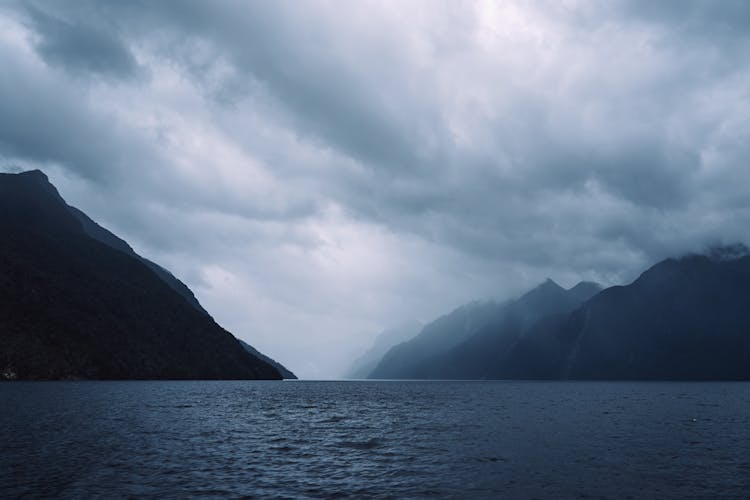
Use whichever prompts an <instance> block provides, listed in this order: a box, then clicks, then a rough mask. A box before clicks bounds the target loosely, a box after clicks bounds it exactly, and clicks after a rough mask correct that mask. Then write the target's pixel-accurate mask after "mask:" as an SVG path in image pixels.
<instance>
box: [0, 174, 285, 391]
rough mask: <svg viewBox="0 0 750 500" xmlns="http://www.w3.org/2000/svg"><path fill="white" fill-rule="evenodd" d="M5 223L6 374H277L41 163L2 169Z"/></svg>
mask: <svg viewBox="0 0 750 500" xmlns="http://www.w3.org/2000/svg"><path fill="white" fill-rule="evenodd" d="M92 223H93V221H92ZM94 224H95V223H94ZM97 227H98V226H97ZM89 229H90V230H91V228H89ZM101 229H102V230H103V228H101ZM0 231H2V234H3V235H4V237H3V238H2V239H0V265H1V266H2V269H3V270H4V272H3V273H2V274H1V275H0V372H1V373H0V378H5V379H31V380H37V379H165V378H166V379H194V378H202V379H258V378H263V379H279V378H281V375H280V374H279V372H278V371H277V370H276V369H275V368H274V367H273V366H271V365H270V364H268V363H266V362H265V361H263V360H261V359H259V358H257V357H255V356H253V355H251V354H249V353H248V352H247V351H246V350H245V349H244V348H243V347H242V346H241V345H240V343H239V341H238V340H237V339H236V338H235V337H234V336H232V335H231V334H230V333H229V332H227V331H226V330H224V329H223V328H221V327H220V326H219V325H218V324H216V322H215V321H214V320H213V318H211V317H210V315H208V314H207V313H205V311H203V312H201V310H200V309H199V308H197V307H195V306H194V305H193V304H190V303H189V302H188V300H187V299H186V297H185V296H183V295H182V294H179V293H178V292H177V291H175V290H174V289H173V287H172V286H170V284H169V283H167V282H166V281H165V280H164V279H163V278H161V277H160V276H158V274H157V273H156V272H155V271H154V270H153V268H152V267H151V266H149V265H148V264H147V263H146V262H144V260H145V259H140V258H137V256H134V255H131V254H130V252H132V249H130V252H128V251H127V250H128V249H129V248H130V247H129V245H127V244H126V243H124V242H122V244H124V245H126V246H127V248H123V247H122V244H120V243H118V242H117V241H118V240H119V239H118V240H111V241H109V242H108V243H107V242H102V241H100V240H99V239H97V238H93V237H91V236H90V235H89V234H87V232H86V230H85V229H84V223H83V222H82V221H81V219H80V215H78V214H77V213H76V212H74V211H72V210H70V207H69V206H68V205H67V203H65V201H64V200H63V199H62V197H61V196H60V195H59V193H58V192H57V189H55V187H54V186H53V185H52V184H51V183H50V182H49V179H48V178H47V176H46V175H45V174H44V173H42V172H41V171H28V172H24V173H21V174H0ZM103 231H106V230H103ZM108 234H111V233H108ZM100 236H101V237H102V238H103V237H105V236H106V234H104V233H101V234H100ZM112 237H114V235H112ZM114 238H116V237H114ZM119 241H122V240H119ZM113 245H114V246H113ZM118 245H119V246H120V247H121V248H119V249H118V248H115V247H116V246H118ZM123 250H125V251H123ZM175 279H176V278H175Z"/></svg>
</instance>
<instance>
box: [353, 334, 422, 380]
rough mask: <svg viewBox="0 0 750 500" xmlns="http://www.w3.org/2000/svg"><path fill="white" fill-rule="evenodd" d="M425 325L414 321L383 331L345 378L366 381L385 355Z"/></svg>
mask: <svg viewBox="0 0 750 500" xmlns="http://www.w3.org/2000/svg"><path fill="white" fill-rule="evenodd" d="M423 326H424V325H423V324H422V323H420V322H418V321H412V322H409V323H405V324H403V325H400V326H397V327H394V328H388V329H386V330H383V331H382V332H381V333H380V334H379V335H378V336H377V337H376V338H375V341H374V342H373V344H372V346H370V348H369V349H367V351H365V352H364V353H363V354H362V355H361V356H359V357H358V358H357V359H355V360H354V361H353V362H352V364H351V366H349V368H348V369H347V371H346V373H345V377H346V378H349V379H365V378H367V376H368V375H369V374H370V373H372V371H373V370H374V369H375V367H376V366H377V365H378V363H379V362H380V360H381V359H382V358H383V355H384V354H385V353H386V352H388V350H389V349H391V348H392V347H393V346H395V345H396V344H400V343H402V342H405V341H407V340H410V339H412V338H414V337H415V336H416V335H417V334H418V333H419V331H420V330H421V329H422V327H423Z"/></svg>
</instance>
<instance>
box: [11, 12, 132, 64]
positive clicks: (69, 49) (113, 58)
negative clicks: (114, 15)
mask: <svg viewBox="0 0 750 500" xmlns="http://www.w3.org/2000/svg"><path fill="white" fill-rule="evenodd" d="M23 11H24V12H25V13H26V15H27V18H28V22H29V23H30V24H31V26H32V28H33V29H34V32H35V33H36V35H37V37H38V39H37V40H36V42H35V48H36V50H37V52H38V53H39V55H40V56H41V57H42V59H44V60H45V61H46V62H47V63H49V64H51V65H55V66H59V67H62V68H64V69H65V70H67V71H70V72H72V73H82V72H91V73H99V74H102V75H105V76H112V77H116V78H130V77H133V76H135V74H136V72H137V69H138V64H137V62H136V60H135V58H134V57H133V55H132V53H131V52H130V50H129V49H128V48H127V47H126V46H125V44H124V43H123V42H122V40H120V39H119V38H117V36H116V35H115V34H114V31H113V25H112V23H107V22H102V21H101V20H99V22H98V23H97V24H94V23H93V22H92V21H91V20H88V19H80V18H74V19H72V20H67V19H65V18H64V17H57V15H56V14H53V13H49V12H46V11H44V10H42V9H39V8H37V7H36V6H35V4H34V3H32V2H28V3H25V4H23ZM58 15H59V14H58Z"/></svg>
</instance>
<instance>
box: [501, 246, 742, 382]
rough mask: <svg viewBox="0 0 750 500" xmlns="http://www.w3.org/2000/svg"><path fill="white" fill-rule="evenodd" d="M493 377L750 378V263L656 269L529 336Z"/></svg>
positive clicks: (679, 262) (724, 260)
mask: <svg viewBox="0 0 750 500" xmlns="http://www.w3.org/2000/svg"><path fill="white" fill-rule="evenodd" d="M493 375H494V376H495V377H497V378H545V379H547V378H570V379H647V380H690V379H694V380H747V379H750V257H749V256H747V252H746V250H745V251H737V247H735V248H734V250H732V249H729V250H723V251H719V252H714V255H712V256H700V255H692V256H687V257H683V258H680V259H669V260H666V261H663V262H661V263H659V264H657V265H655V266H653V267H652V268H650V269H649V270H647V271H646V272H644V273H643V274H642V275H641V276H640V277H639V278H638V279H637V280H636V281H634V282H633V283H632V284H630V285H628V286H622V287H612V288H608V289H607V290H604V291H603V292H601V293H599V294H598V295H597V296H595V297H594V298H592V299H591V300H589V301H588V302H586V303H584V304H583V305H582V306H581V307H580V308H578V309H577V310H576V311H574V312H573V313H571V314H569V315H559V316H555V317H549V318H547V319H546V320H545V321H544V322H541V323H539V324H538V325H536V326H535V327H534V328H533V331H531V332H529V334H528V335H526V336H525V337H524V338H523V339H522V340H521V341H520V342H519V343H518V345H517V346H515V348H514V349H513V350H512V352H510V353H509V354H508V356H507V357H506V358H505V359H504V360H503V362H502V363H499V364H498V368H497V370H496V372H495V373H494V374H493Z"/></svg>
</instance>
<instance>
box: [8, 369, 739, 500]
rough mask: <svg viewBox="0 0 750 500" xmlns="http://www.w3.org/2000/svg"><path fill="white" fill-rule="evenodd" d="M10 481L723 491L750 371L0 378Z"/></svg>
mask: <svg viewBox="0 0 750 500" xmlns="http://www.w3.org/2000/svg"><path fill="white" fill-rule="evenodd" d="M0 401H2V412H0V424H2V426H1V427H0V444H1V445H2V453H0V497H3V498H6V497H16V496H21V495H31V496H55V497H81V496H86V497H88V496H97V495H100V496H107V497H109V496H151V495H153V496H174V497H184V496H216V497H227V496H244V495H248V496H254V497H312V498H320V497H333V496H351V497H397V498H403V497H461V498H482V497H541V498H559V497H578V496H589V495H592V496H605V497H626V496H633V497H639V498H642V497H659V498H664V497H690V496H696V497H715V496H745V495H746V494H747V492H748V491H750V384H746V383H684V382H679V383H678V382H675V383H636V382H400V381H399V382H397V381H392V382H389V381H368V382H49V383H6V384H0Z"/></svg>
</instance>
